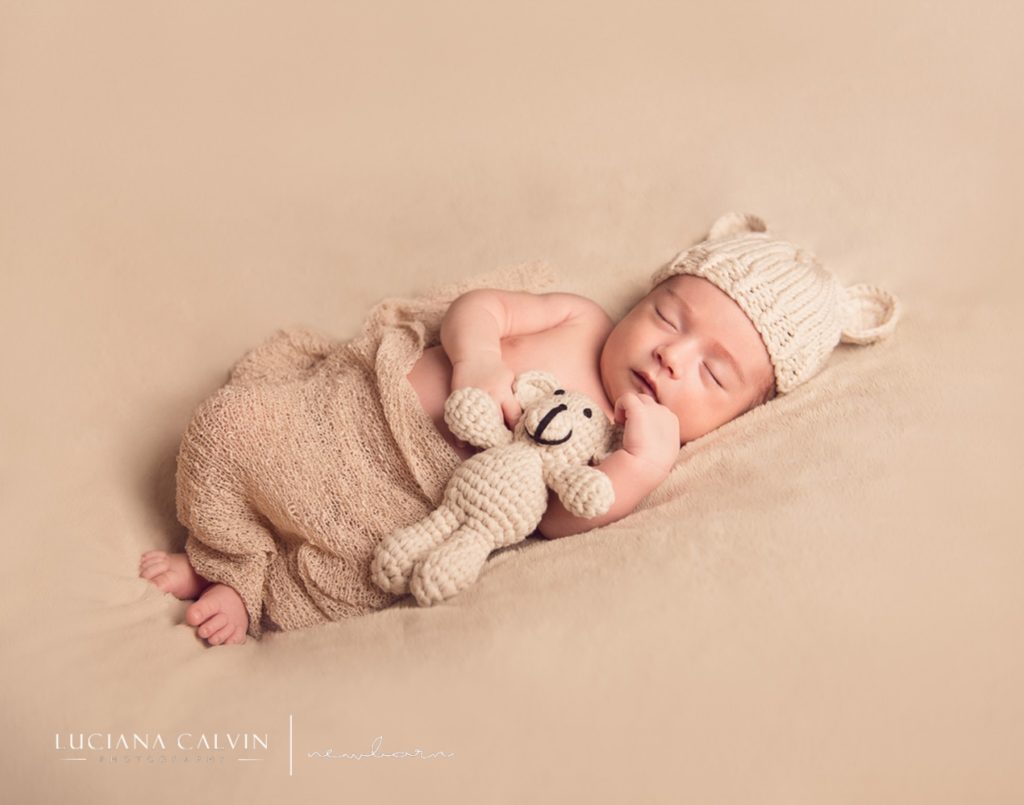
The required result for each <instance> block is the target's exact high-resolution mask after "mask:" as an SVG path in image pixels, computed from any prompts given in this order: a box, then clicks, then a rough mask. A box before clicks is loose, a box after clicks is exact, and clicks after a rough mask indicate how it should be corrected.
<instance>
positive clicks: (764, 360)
mask: <svg viewBox="0 0 1024 805" xmlns="http://www.w3.org/2000/svg"><path fill="white" fill-rule="evenodd" d="M687 306H688V307H687ZM727 353H728V355H731V356H732V358H733V359H734V361H735V365H733V362H731V361H730V360H729V358H728V357H727ZM600 367H601V381H602V383H603V384H604V390H605V393H606V394H607V395H608V399H609V400H611V401H612V403H614V402H615V400H616V399H618V398H619V397H620V396H621V395H622V394H623V393H625V392H627V391H636V392H640V393H644V394H652V393H653V396H654V397H655V399H656V400H657V401H658V402H659V403H661V404H662V405H664V406H666V407H667V408H669V409H670V410H671V411H672V412H673V413H674V414H675V415H676V416H677V417H678V418H679V435H680V441H681V442H682V443H684V444H685V443H686V442H689V441H692V440H693V439H696V438H699V437H700V436H703V435H704V434H706V433H710V432H711V431H713V430H714V429H715V428H717V427H719V426H720V425H724V424H725V423H726V422H728V421H729V420H730V419H733V418H735V417H737V416H739V415H740V414H742V413H744V412H745V411H747V410H749V409H750V408H751V407H752V406H753V405H755V404H756V403H757V402H759V401H760V400H761V398H762V395H765V394H766V392H767V391H768V390H769V389H770V388H771V386H772V383H773V380H774V375H773V373H772V365H771V360H770V359H769V357H768V350H767V349H765V346H764V342H763V341H762V340H761V336H760V335H759V334H758V332H757V330H755V329H754V325H753V324H752V323H751V322H750V319H748V318H747V315H746V314H745V313H744V312H743V310H742V309H741V308H740V307H739V305H737V304H736V303H735V302H734V301H733V300H732V299H730V298H729V297H728V296H727V295H726V294H725V293H724V292H723V291H721V290H719V289H718V288H717V287H715V285H714V284H713V283H711V282H709V281H708V280H706V279H703V278H702V277H694V276H691V275H688V274H682V275H676V276H674V277H670V278H669V279H667V280H665V281H664V282H662V283H661V284H660V285H659V286H658V287H657V288H655V289H654V290H652V291H651V292H650V293H649V294H647V296H645V297H644V298H643V299H641V300H640V302H638V303H637V305H636V306H635V307H634V308H633V309H632V310H630V311H629V313H627V314H626V316H625V317H624V318H623V319H622V320H621V321H620V322H619V323H618V324H617V325H615V329H614V330H612V332H611V335H609V336H608V340H607V341H606V342H605V344H604V347H603V349H602V350H601V364H600ZM638 374H646V375H647V376H648V377H649V378H650V380H651V383H652V384H653V386H654V389H655V391H652V389H650V388H648V387H647V386H646V385H645V384H644V381H643V380H642V379H641V378H640V377H639V376H638Z"/></svg>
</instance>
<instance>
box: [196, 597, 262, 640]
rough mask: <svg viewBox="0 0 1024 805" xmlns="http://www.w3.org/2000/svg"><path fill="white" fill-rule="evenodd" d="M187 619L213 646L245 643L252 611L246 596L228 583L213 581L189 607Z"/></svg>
mask: <svg viewBox="0 0 1024 805" xmlns="http://www.w3.org/2000/svg"><path fill="white" fill-rule="evenodd" d="M185 622H186V623H187V624H188V625H189V626H195V627H197V628H196V634H197V635H199V636H200V637H203V638H206V640H207V642H209V644H210V645H211V646H216V645H219V644H220V643H223V644H224V645H229V644H231V643H244V642H245V633H246V630H247V629H248V628H249V613H248V612H246V610H245V602H244V601H242V596H240V595H239V594H238V593H237V592H235V590H234V588H232V587H228V585H226V584H213V585H211V586H209V587H207V588H206V590H204V591H203V594H202V595H201V596H200V598H199V600H198V601H196V602H195V603H194V604H192V606H190V607H189V608H188V609H186V610H185Z"/></svg>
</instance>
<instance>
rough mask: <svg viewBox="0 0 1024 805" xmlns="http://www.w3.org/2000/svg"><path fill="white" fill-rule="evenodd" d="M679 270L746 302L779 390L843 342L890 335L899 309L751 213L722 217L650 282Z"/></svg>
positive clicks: (801, 378)
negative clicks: (848, 281)
mask: <svg viewBox="0 0 1024 805" xmlns="http://www.w3.org/2000/svg"><path fill="white" fill-rule="evenodd" d="M676 274H692V275H693V276H696V277H703V278H704V279H706V280H709V281H710V282H712V283H714V284H715V285H716V286H717V287H718V288H719V289H720V290H722V291H724V292H725V293H726V294H728V296H729V297H730V298H731V299H733V300H734V301H735V302H736V304H738V305H739V306H740V308H742V310H743V312H744V313H746V314H747V317H748V318H749V319H750V321H751V322H753V324H754V327H755V328H756V329H757V331H758V333H760V335H761V340H762V341H764V345H765V347H766V348H767V349H768V356H769V357H770V359H771V362H772V369H773V371H774V373H775V389H776V392H777V393H778V394H785V393H787V392H789V391H792V390H793V389H794V388H796V387H797V386H799V385H800V384H801V383H805V382H806V381H808V380H810V379H811V378H812V377H814V375H816V374H817V373H818V372H819V371H821V369H822V368H823V367H824V365H825V362H826V361H827V360H828V357H829V355H830V354H831V353H832V350H833V349H835V347H836V346H837V345H838V344H839V343H840V342H843V343H847V344H872V343H874V342H876V341H880V340H881V339H883V338H886V337H888V336H889V335H890V334H891V333H892V332H893V330H894V328H895V327H896V322H897V321H899V318H900V315H901V313H902V305H901V304H900V301H899V299H897V298H896V297H895V296H893V295H892V294H891V293H889V292H888V291H886V290H883V289H882V288H879V287H877V286H875V285H868V284H864V283H859V284H856V285H851V286H849V287H844V286H843V285H842V283H841V282H840V281H839V280H838V279H837V278H836V276H835V275H834V274H832V273H831V272H830V271H827V270H826V269H825V268H824V267H823V266H822V265H821V263H820V262H819V261H818V258H817V257H815V256H814V254H813V253H811V252H810V251H808V250H807V249H803V248H800V247H799V246H796V245H794V244H792V243H789V242H788V241H785V240H779V239H777V238H775V237H773V236H772V234H771V233H770V232H769V231H768V227H767V226H766V225H765V223H764V221H762V220H761V219H760V218H758V217H757V216H756V215H751V214H749V213H739V212H729V213H726V214H725V215H723V216H721V217H720V218H718V220H716V221H715V223H714V224H713V225H712V227H711V231H710V232H709V233H708V236H707V238H706V239H705V240H703V241H702V242H700V243H698V244H696V245H695V246H692V247H690V248H689V249H686V250H684V251H682V252H680V253H679V254H678V255H677V256H676V257H675V258H674V259H673V260H672V262H671V263H669V264H668V265H667V266H665V267H664V268H661V269H659V270H658V271H656V272H655V273H654V274H653V275H652V276H651V286H652V287H655V286H657V285H658V284H660V283H661V282H664V281H665V280H666V279H668V278H669V277H672V276H674V275H676Z"/></svg>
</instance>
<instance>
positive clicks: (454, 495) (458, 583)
mask: <svg viewBox="0 0 1024 805" xmlns="http://www.w3.org/2000/svg"><path fill="white" fill-rule="evenodd" d="M512 391H513V393H514V394H515V396H516V399H517V400H518V401H519V404H520V406H521V407H522V409H523V414H522V416H521V417H520V418H519V421H518V422H517V423H516V426H515V430H514V431H509V430H508V428H507V427H506V426H505V421H504V417H503V416H502V412H501V408H500V407H499V405H498V404H497V403H496V402H495V401H494V399H493V398H492V397H491V396H490V395H489V394H487V393H486V392H484V391H483V390H481V389H477V388H462V389H457V390H456V391H454V392H452V394H451V395H450V396H449V397H448V399H447V401H446V402H445V406H444V418H445V421H446V422H447V423H448V427H449V428H450V429H451V431H452V433H454V434H455V435H456V436H457V437H458V438H460V439H462V440H464V441H466V442H469V443H470V444H473V445H475V446H476V447H480V448H484V449H483V452H480V453H477V454H475V455H473V456H471V457H470V458H469V459H467V460H466V461H464V462H463V463H462V464H460V465H459V467H458V469H456V470H455V472H454V474H453V475H452V477H451V479H450V480H449V481H448V486H447V487H446V488H445V492H444V498H443V500H442V502H441V505H440V506H438V507H437V509H436V510H434V511H433V512H432V513H431V514H429V515H428V516H427V517H425V518H424V519H422V520H420V521H419V522H418V523H414V524H413V525H411V526H407V527H405V528H401V529H399V530H398V531H396V532H394V533H393V534H391V535H390V536H388V537H386V538H385V539H384V540H383V541H382V542H381V543H380V544H379V545H378V546H377V548H376V550H375V552H374V556H373V560H372V562H371V563H370V574H371V577H372V579H373V581H374V583H375V584H376V585H377V586H378V587H380V588H381V589H383V590H385V591H386V592H391V593H396V594H399V595H404V594H406V593H408V592H412V594H413V596H414V597H415V598H416V601H417V602H418V603H419V605H420V606H431V605H433V604H436V603H438V602H440V601H444V600H445V599H446V598H450V597H451V596H453V595H455V594H457V593H459V592H461V591H462V590H464V589H465V588H466V587H468V586H469V585H470V584H472V583H473V582H474V581H476V579H477V576H478V575H479V574H480V570H481V568H483V566H484V563H485V562H486V561H487V557H488V555H490V553H491V551H493V550H495V549H496V548H500V547H503V546H506V545H512V544H513V543H516V542H519V541H520V540H523V539H525V538H526V537H527V536H529V535H530V534H531V533H532V532H533V530H534V529H535V528H536V527H537V525H538V524H539V523H540V521H541V518H542V517H543V516H544V511H545V510H546V509H547V504H548V492H547V489H548V487H550V488H551V489H553V490H554V491H555V493H556V494H557V495H558V497H559V499H560V500H561V501H562V504H563V505H564V506H565V508H566V509H567V510H568V511H569V512H571V513H572V514H574V515H576V516H577V517H597V516H598V515H601V514H604V513H605V512H607V511H608V509H609V508H610V507H611V505H612V503H613V502H614V501H615V489H614V487H613V486H612V483H611V480H610V479H609V478H608V476H607V475H605V474H604V473H603V472H601V471H600V470H597V469H594V468H593V467H591V466H589V464H590V463H591V462H599V461H601V460H603V459H604V458H606V457H607V456H608V455H610V454H611V453H612V452H613V451H614V449H615V447H616V446H617V444H619V443H621V438H622V428H621V427H617V426H615V425H613V424H612V423H611V422H609V421H608V418H607V417H606V416H605V415H604V412H603V411H602V410H601V408H600V407H598V406H597V405H595V404H594V402H593V401H592V400H591V399H590V398H589V397H587V396H585V395H583V394H579V393H577V392H573V391H566V390H565V389H563V388H561V387H560V386H559V385H558V381H557V380H556V379H555V378H554V377H553V376H552V375H550V374H548V373H547V372H538V371H531V372H524V373H522V374H520V375H518V376H517V377H516V379H515V381H514V382H513V384H512Z"/></svg>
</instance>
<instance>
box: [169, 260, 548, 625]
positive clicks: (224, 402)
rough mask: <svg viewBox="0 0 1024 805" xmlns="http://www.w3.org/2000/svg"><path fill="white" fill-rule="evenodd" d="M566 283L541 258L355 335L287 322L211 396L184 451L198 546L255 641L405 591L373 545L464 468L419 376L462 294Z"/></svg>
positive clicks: (394, 305) (184, 495)
mask: <svg viewBox="0 0 1024 805" xmlns="http://www.w3.org/2000/svg"><path fill="white" fill-rule="evenodd" d="M553 282H554V275H553V272H552V271H551V269H550V268H549V267H548V266H546V265H545V264H543V263H532V264H530V263H528V264H523V265H520V266H513V267H509V268H506V269H500V270H498V271H495V272H490V273H488V274H481V275H478V276H476V277H475V278H470V279H469V280H467V281H465V282H463V283H460V284H456V285H450V286H447V287H444V288H438V289H434V290H433V291H430V292H428V293H427V294H425V295H423V296H420V297H416V298H412V299H402V298H391V299H385V300H384V301H382V302H380V303H379V304H377V305H376V306H375V307H374V308H373V309H372V310H371V311H370V313H369V315H368V317H367V320H366V323H365V324H364V326H363V328H362V331H361V333H360V334H359V335H358V336H357V337H355V338H353V339H352V340H350V341H347V342H342V341H336V340H333V339H331V338H328V337H326V336H323V335H321V334H319V333H317V332H315V331H313V330H311V329H309V328H302V327H297V328H288V329H280V330H278V331H276V332H275V333H274V335H273V336H271V337H270V338H269V339H267V340H266V341H265V342H264V343H262V344H260V345H259V346H257V347H255V348H254V349H252V350H251V351H249V352H248V353H246V355H245V356H243V358H242V359H241V360H240V361H239V362H238V363H237V364H236V365H235V366H234V367H233V369H232V370H231V372H230V376H229V379H228V381H227V383H226V385H225V386H223V387H222V388H220V389H218V390H217V391H216V392H215V393H214V394H213V395H211V396H210V397H209V398H207V399H206V400H204V401H203V402H202V403H200V404H199V405H198V406H197V408H196V410H195V411H194V412H193V415H192V418H191V420H190V422H189V424H188V426H187V428H186V430H185V434H184V436H183V439H182V442H181V446H180V449H179V451H178V466H177V500H176V503H177V514H178V519H179V520H180V521H181V523H182V524H183V525H184V526H185V527H186V528H187V529H188V537H187V540H186V544H185V550H186V553H187V554H188V557H189V560H190V561H191V563H192V565H193V567H194V568H195V569H196V572H198V573H199V574H200V575H202V576H204V577H205V578H207V579H210V580H211V581H212V582H220V583H223V584H227V585H229V586H231V587H233V588H234V589H235V590H236V591H237V592H238V593H239V595H240V596H241V597H242V600H243V601H244V602H245V607H246V610H247V612H248V615H249V629H248V633H249V634H250V635H252V637H254V638H256V639H259V638H260V637H261V635H262V633H263V632H264V630H289V629H301V628H305V627H308V626H313V625H317V624H322V623H327V622H329V621H335V620H339V619H342V618H347V617H351V616H353V615H359V614H364V613H366V612H370V611H373V610H376V609H380V608H383V607H385V606H388V605H389V604H391V603H393V602H394V601H395V600H396V596H395V595H393V594H390V593H387V592H385V591H384V590H382V589H381V588H379V587H377V586H376V585H374V584H373V583H372V581H371V579H370V575H369V564H370V559H371V555H372V552H373V549H374V548H375V546H376V545H377V544H378V543H379V542H380V540H381V539H382V538H383V537H384V536H385V535H387V534H389V533H391V532H393V531H394V530H395V529H397V528H401V527H402V526H405V525H408V524H410V523H414V522H416V521H418V520H420V519H421V518H423V517H425V516H426V515H427V514H429V513H430V512H431V511H432V510H433V509H434V508H436V506H437V505H438V504H439V503H440V502H441V498H442V494H443V492H444V488H445V485H446V484H447V483H448V480H449V478H450V477H451V475H452V473H453V472H454V471H455V469H456V468H457V467H458V466H459V464H460V463H461V462H460V459H459V456H458V454H457V453H455V451H454V449H452V447H451V446H450V445H449V444H448V443H447V442H446V441H445V440H444V438H443V437H442V436H441V434H440V432H439V431H438V430H437V428H436V427H435V426H434V423H433V422H432V421H431V420H430V417H429V416H428V415H427V413H426V411H424V410H423V408H422V405H421V404H420V402H419V398H418V396H417V394H416V390H415V389H414V388H413V387H412V385H411V384H410V383H409V382H408V379H407V374H408V372H409V371H410V370H411V369H412V366H413V364H414V363H415V361H416V360H417V359H418V358H419V357H420V355H422V353H423V350H424V349H425V348H426V347H429V346H434V345H436V344H438V343H440V326H441V319H442V318H443V316H444V313H445V311H446V310H447V309H448V306H449V305H450V304H451V302H453V301H454V300H455V299H456V298H458V296H460V295H461V294H463V293H465V292H466V291H468V290H471V289H473V288H477V287H493V288H503V289H506V290H527V291H531V292H534V293H538V292H541V291H542V290H543V289H544V288H545V287H547V286H549V285H550V284H552V283H553Z"/></svg>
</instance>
